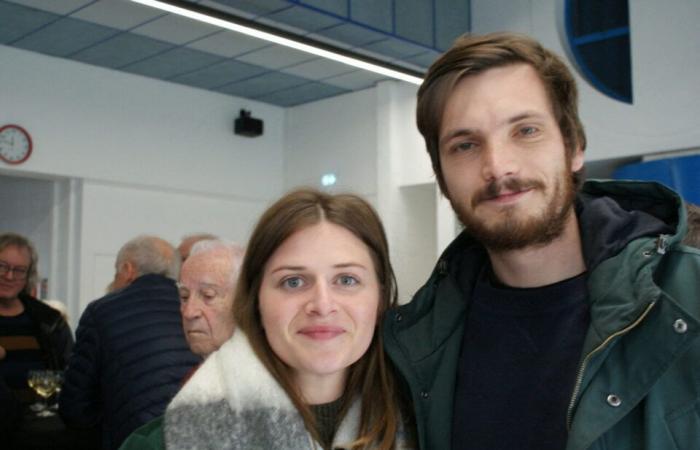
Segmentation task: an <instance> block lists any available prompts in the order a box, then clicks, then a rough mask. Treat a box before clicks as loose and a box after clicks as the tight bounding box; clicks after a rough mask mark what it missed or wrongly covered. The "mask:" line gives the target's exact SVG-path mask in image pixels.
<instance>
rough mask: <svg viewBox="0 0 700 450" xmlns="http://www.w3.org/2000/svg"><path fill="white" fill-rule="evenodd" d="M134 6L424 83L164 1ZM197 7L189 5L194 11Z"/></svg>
mask: <svg viewBox="0 0 700 450" xmlns="http://www.w3.org/2000/svg"><path fill="white" fill-rule="evenodd" d="M131 1H132V2H134V3H140V4H142V5H146V6H150V7H153V8H157V9H160V10H162V11H166V12H169V13H172V14H177V15H179V16H183V17H189V18H190V19H194V20H198V21H200V22H204V23H208V24H210V25H214V26H217V27H221V28H225V29H227V30H231V31H235V32H237V33H242V34H246V35H248V36H252V37H256V38H259V39H263V40H266V41H269V42H273V43H275V44H279V45H283V46H285V47H290V48H293V49H295V50H300V51H302V52H306V53H311V54H312V55H316V56H320V57H322V58H327V59H331V60H333V61H338V62H341V63H344V64H347V65H350V66H353V67H357V68H359V69H363V70H367V71H370V72H374V73H378V74H380V75H384V76H387V77H391V78H395V79H397V80H401V81H407V82H409V83H413V84H421V83H422V82H423V79H422V78H420V77H417V76H413V75H409V74H408V73H404V72H401V71H399V70H395V69H391V68H388V67H384V66H381V65H379V64H374V63H371V62H368V61H363V60H362V59H359V58H353V57H351V56H346V55H343V54H341V53H338V52H334V51H331V50H326V49H323V48H319V47H316V46H314V45H311V44H306V43H304V42H300V41H298V40H295V39H291V38H287V37H283V36H280V35H278V34H274V33H270V32H267V31H262V30H260V29H256V28H253V27H250V26H246V25H241V24H238V23H235V22H232V21H230V20H225V19H222V18H218V17H214V16H211V15H208V14H204V13H201V12H197V11H194V10H192V9H188V8H185V7H181V6H177V5H174V4H171V3H168V2H165V1H160V0H131ZM196 6H197V5H194V4H193V5H192V7H193V8H194V7H196Z"/></svg>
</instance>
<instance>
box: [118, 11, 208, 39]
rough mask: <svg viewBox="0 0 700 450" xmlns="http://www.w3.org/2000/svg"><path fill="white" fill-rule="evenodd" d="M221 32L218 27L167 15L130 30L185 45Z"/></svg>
mask: <svg viewBox="0 0 700 450" xmlns="http://www.w3.org/2000/svg"><path fill="white" fill-rule="evenodd" d="M219 30H221V28H219V27H215V26H213V25H208V24H205V23H201V22H197V21H195V20H193V19H189V18H187V17H182V16H177V15H173V14H168V15H166V16H163V17H160V18H158V19H156V20H154V21H151V22H148V23H145V24H143V25H141V26H140V27H136V28H134V29H133V30H131V31H132V32H133V33H136V34H140V35H141V36H147V37H151V38H153V39H158V40H161V41H166V42H170V43H172V44H178V45H181V44H185V43H187V42H189V41H192V40H195V39H199V38H202V37H205V36H208V35H211V34H213V33H216V32H218V31H219Z"/></svg>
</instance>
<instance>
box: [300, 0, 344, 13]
mask: <svg viewBox="0 0 700 450" xmlns="http://www.w3.org/2000/svg"><path fill="white" fill-rule="evenodd" d="M299 3H300V4H302V5H308V6H311V7H312V8H317V9H320V10H323V11H327V12H329V13H331V14H335V15H337V16H340V17H348V2H347V0H300V1H299Z"/></svg>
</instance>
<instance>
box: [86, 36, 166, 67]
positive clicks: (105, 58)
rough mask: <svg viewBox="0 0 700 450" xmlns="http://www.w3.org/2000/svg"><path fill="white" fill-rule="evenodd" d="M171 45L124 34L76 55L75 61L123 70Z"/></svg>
mask: <svg viewBox="0 0 700 450" xmlns="http://www.w3.org/2000/svg"><path fill="white" fill-rule="evenodd" d="M172 47H173V46H172V45H170V44H166V43H164V42H160V41H156V40H154V39H150V38H147V37H142V36H137V35H135V34H129V33H122V34H119V35H118V36H115V37H114V38H112V39H108V40H106V41H104V42H101V43H100V44H98V45H94V46H92V47H90V48H87V49H85V50H83V51H81V52H80V53H77V54H76V55H74V56H73V57H74V59H77V60H78V61H83V62H86V63H90V64H96V65H98V66H103V67H111V68H121V67H123V66H126V65H128V64H133V63H135V62H137V61H140V60H142V59H144V58H147V57H149V56H152V55H155V54H157V53H161V52H164V51H165V50H167V49H169V48H172Z"/></svg>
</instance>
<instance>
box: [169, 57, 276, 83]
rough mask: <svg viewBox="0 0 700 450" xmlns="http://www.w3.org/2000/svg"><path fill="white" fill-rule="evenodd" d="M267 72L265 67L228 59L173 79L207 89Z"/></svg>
mask: <svg viewBox="0 0 700 450" xmlns="http://www.w3.org/2000/svg"><path fill="white" fill-rule="evenodd" d="M264 72H267V69H265V68H263V67H258V66H254V65H252V64H246V63H242V62H239V61H235V60H228V61H224V62H222V63H218V64H214V65H211V66H208V67H205V68H202V69H199V70H195V71H192V72H190V73H186V74H183V75H178V76H177V77H174V78H172V79H171V81H175V82H178V83H182V84H186V85H188V86H195V87H200V88H205V89H212V88H216V87H220V86H224V85H227V84H229V83H231V82H233V81H236V80H242V79H244V78H250V77H253V76H255V75H259V74H261V73H264Z"/></svg>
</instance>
